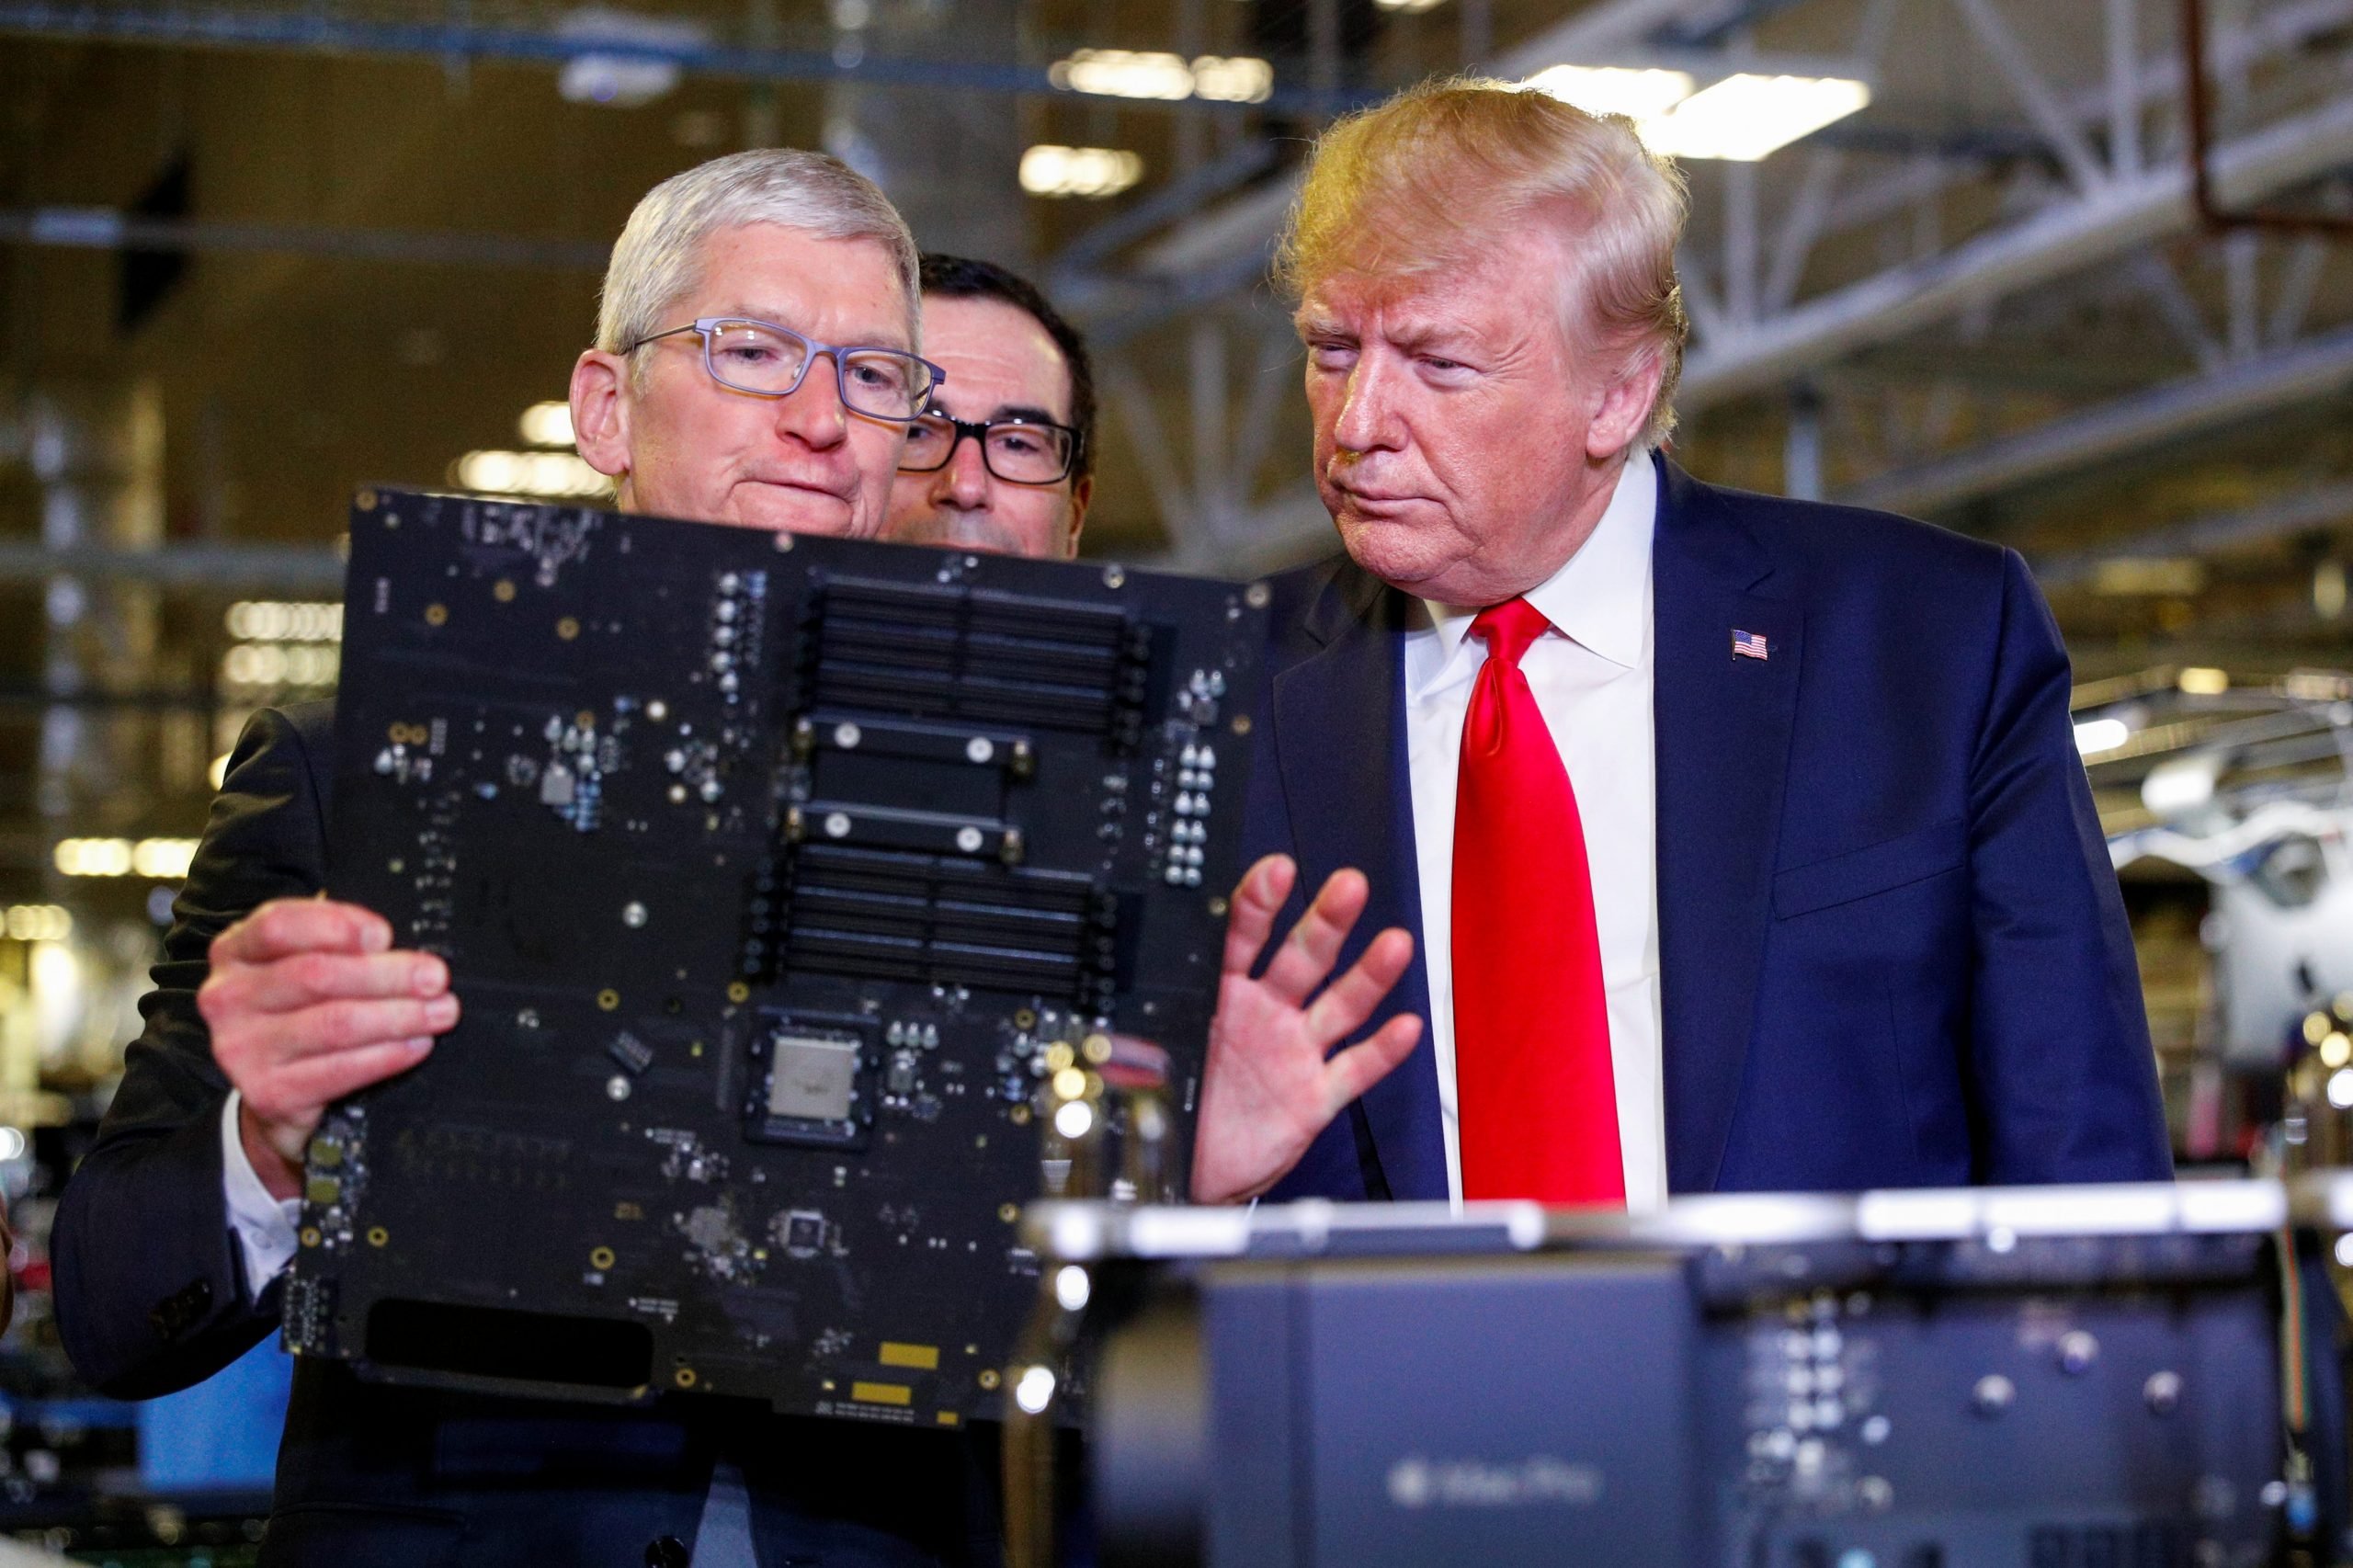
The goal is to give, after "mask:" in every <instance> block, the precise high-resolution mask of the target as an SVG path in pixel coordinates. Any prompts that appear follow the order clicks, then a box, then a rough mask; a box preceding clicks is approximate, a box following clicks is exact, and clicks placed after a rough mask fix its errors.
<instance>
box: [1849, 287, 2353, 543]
mask: <svg viewBox="0 0 2353 1568" xmlns="http://www.w3.org/2000/svg"><path fill="white" fill-rule="evenodd" d="M2348 383H2353V327H2345V328H2340V329H2339V330H2337V331H2336V332H2333V333H2330V334H2328V335H2325V336H2321V337H2315V338H2313V339H2310V340H2309V341H2307V342H2305V343H2304V344H2302V346H2300V347H2295V348H2292V349H2286V350H2282V351H2279V352H2277V353H2274V354H2271V355H2268V356H2267V357H2265V358H2260V359H2253V360H2249V361H2247V362H2245V363H2244V364H2234V365H2231V366H2229V367H2228V368H2226V369H2222V370H2219V371H2216V372H2214V373H2212V374H2209V375H2199V376H2191V377H2188V378H2186V379H2183V380H2180V381H2168V382H2165V384H2163V385H2161V386H2156V387H2152V388H2150V389H2149V390H2148V391H2146V392H2134V393H2131V395H2129V396H2125V397H2120V398H2118V399H2117V400H2116V401H2114V402H2112V403H2102V404H2100V405H2099V406H2098V407H2096V408H2091V409H2086V410H2085V411H2084V412H2082V413H2080V414H2072V415H2065V416H2063V417H2062V418H2058V419H2054V420H2052V421H2051V422H2050V423H2049V424H2047V425H2040V426H2035V427H2034V428H2033V429H2031V430H2028V431H2025V432H2022V433H2021V434H2019V435H2016V436H2009V437H2002V438H2001V439H1998V440H1994V441H1988V442H1986V443H1985V444H1984V446H1981V447H1975V448H1972V449H1969V450H1967V451H1964V452H1961V453H1957V454H1955V455H1954V456H1951V457H1948V458H1941V459H1938V460H1935V461H1932V462H1927V463H1922V464H1920V465H1919V466H1917V467H1915V468H1908V469H1902V470H1898V471H1897V472H1893V473H1885V474H1881V475H1880V476H1879V477H1878V478H1876V479H1871V480H1867V481H1866V482H1864V483H1861V484H1859V485H1856V486H1854V487H1853V488H1852V489H1850V490H1847V491H1846V492H1845V493H1843V494H1840V495H1838V496H1837V497H1836V499H1838V500H1840V501H1844V502H1847V503H1850V504H1852V505H1855V506H1875V507H1878V508H1880V509H1881V510H1883V511H1890V512H1910V513H1932V512H1938V511H1943V510H1945V509H1947V508H1949V507H1952V506H1959V505H1961V503H1963V502H1966V501H1972V500H1975V499H1977V498H1978V497H1980V496H1984V495H1990V494H1995V493H1996V492H1999V491H2002V490H2006V489H2009V488H2012V487H2014V486H2016V485H2019V484H2024V483H2029V482H2030V481H2033V480H2038V479H2048V478H2051V477H2052V476H2053V475H2055V474H2061V473H2067V472H2075V471H2077V470H2080V469H2085V468H2088V467H2090V466H2092V465H2093V464H2095V463H2097V462H2100V461H2102V460H2106V459H2109V458H2114V457H2118V456H2120V455H2122V454H2124V453H2126V452H2132V451H2142V450H2145V449H2149V448H2151V447H2154V446H2156V445H2158V444H2160V443H2162V442H2165V441H2171V440H2177V439H2179V438H2180V437H2185V436H2189V435H2193V434H2196V433H2199V432H2201V431H2206V430H2212V429H2215V428H2217V427H2219V426H2224V425H2229V424H2233V423H2235V422H2237V421H2240V420H2245V419H2251V418H2253V417H2255V416H2256V415H2261V414H2268V413H2269V412H2271V411H2272V410H2274V409H2278V408H2284V407H2288V406H2290V405H2291V404H2294V403H2305V402H2309V401H2311V400H2313V399H2315V398H2323V397H2326V396H2329V395H2330V394H2332V393H2335V392H2341V391H2342V390H2344V388H2345V387H2346V386H2347V384H2348ZM2135 549H2136V551H2137V549H2138V546H2136V547H2135Z"/></svg>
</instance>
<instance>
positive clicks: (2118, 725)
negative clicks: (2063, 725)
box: [2075, 719, 2132, 756]
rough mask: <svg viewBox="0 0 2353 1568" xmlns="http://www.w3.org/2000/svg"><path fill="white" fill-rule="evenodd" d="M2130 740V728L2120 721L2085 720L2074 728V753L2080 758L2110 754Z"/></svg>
mask: <svg viewBox="0 0 2353 1568" xmlns="http://www.w3.org/2000/svg"><path fill="white" fill-rule="evenodd" d="M2131 738H2132V726H2131V725H2130V724H2127V723H2126V722H2124V721H2123V720H2121V719H2086V720H2085V721H2084V722H2082V723H2080V724H2078V725H2076V726H2075V751H2076V754H2077V755H2078V756H2099V755H2100V754H2101V753H2103V752H2111V751H2114V750H2116V749H2117V748H2118V747H2119V746H2121V745H2122V744H2124V743H2125V742H2127V741H2129V740H2131Z"/></svg>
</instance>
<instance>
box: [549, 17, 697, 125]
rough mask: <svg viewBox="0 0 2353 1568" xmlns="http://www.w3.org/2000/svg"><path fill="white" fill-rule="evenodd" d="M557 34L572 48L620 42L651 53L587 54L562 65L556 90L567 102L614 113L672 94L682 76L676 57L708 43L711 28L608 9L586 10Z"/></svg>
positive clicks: (560, 24)
mask: <svg viewBox="0 0 2353 1568" xmlns="http://www.w3.org/2000/svg"><path fill="white" fill-rule="evenodd" d="M555 31H556V36H557V37H558V38H561V39H563V40H565V41H566V42H570V43H577V44H596V43H619V44H627V45H629V46H631V49H632V50H643V51H649V52H646V53H635V52H632V53H629V54H599V53H597V51H595V50H594V49H584V50H583V51H582V52H580V53H578V54H574V55H573V56H572V57H571V58H570V59H568V60H566V61H565V62H563V71H562V72H561V73H560V74H558V75H557V77H556V84H555V90H556V91H557V93H559V94H560V95H562V97H563V101H564V102H566V103H572V104H606V105H609V106H611V107H612V108H637V107H639V106H640V105H642V104H650V103H652V102H653V101H654V99H656V98H658V97H663V96H664V95H665V94H666V93H668V92H669V91H670V90H671V89H672V88H674V87H676V85H678V78H679V76H680V74H682V73H681V70H680V66H679V62H678V61H677V60H676V58H675V56H676V55H678V54H684V53H687V52H689V51H693V50H696V49H699V48H700V47H702V46H703V45H704V44H706V43H708V42H709V41H710V28H707V27H705V26H704V25H703V24H702V23H700V22H696V21H688V20H685V19H683V18H678V17H648V16H643V15H641V14H639V13H637V12H634V11H624V10H620V9H619V8H618V7H615V6H581V7H579V8H578V9H577V10H574V11H573V12H571V13H569V14H568V15H566V16H564V17H562V18H560V19H559V20H558V21H557V22H556V25H555ZM665 55H670V56H672V58H665Z"/></svg>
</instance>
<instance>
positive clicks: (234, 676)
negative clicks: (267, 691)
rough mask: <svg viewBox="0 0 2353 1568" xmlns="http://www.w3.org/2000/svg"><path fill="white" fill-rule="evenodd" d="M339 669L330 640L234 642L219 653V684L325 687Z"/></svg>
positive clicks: (340, 662)
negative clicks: (226, 649)
mask: <svg viewBox="0 0 2353 1568" xmlns="http://www.w3.org/2000/svg"><path fill="white" fill-rule="evenodd" d="M342 669H343V655H342V651H341V650H340V649H338V648H337V647H336V646H335V644H334V643H332V642H296V643H292V644H280V643H277V642H235V643H232V644H230V646H229V649H228V651H227V652H226V653H222V655H221V683H222V685H223V686H230V687H270V688H276V687H290V686H307V687H327V686H333V685H334V684H335V680H336V678H337V677H338V676H340V675H341V673H342Z"/></svg>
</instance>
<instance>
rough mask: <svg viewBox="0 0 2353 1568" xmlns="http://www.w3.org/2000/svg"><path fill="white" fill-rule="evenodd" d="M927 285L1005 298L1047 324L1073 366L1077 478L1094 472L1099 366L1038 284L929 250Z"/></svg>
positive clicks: (969, 296)
mask: <svg viewBox="0 0 2353 1568" xmlns="http://www.w3.org/2000/svg"><path fill="white" fill-rule="evenodd" d="M919 270H920V274H921V278H922V288H923V291H924V292H925V293H926V294H938V295H939V296H940V297H941V298H943V299H949V300H1002V301H1005V302H1006V304H1008V305H1011V306H1012V307H1013V308H1014V309H1016V310H1017V311H1024V312H1028V313H1029V315H1031V316H1033V317H1035V318H1036V319H1037V322H1038V324H1039V325H1040V326H1042V327H1044V328H1045V329H1046V335H1047V336H1049V337H1051V338H1052V339H1053V340H1054V347H1057V348H1059V349H1061V350H1062V354H1063V365H1064V366H1065V367H1066V368H1067V369H1069V371H1070V422H1071V427H1072V428H1073V429H1074V430H1076V431H1077V432H1078V455H1077V457H1076V459H1075V460H1074V461H1073V463H1072V465H1071V478H1072V480H1073V482H1074V483H1075V482H1076V481H1078V480H1081V479H1084V478H1086V476H1087V475H1088V474H1090V473H1093V472H1095V367H1094V365H1093V364H1092V363H1091V362H1090V361H1089V360H1088V358H1087V357H1086V339H1085V338H1084V337H1081V336H1080V335H1078V328H1076V327H1074V326H1073V325H1071V324H1070V323H1068V322H1066V321H1064V320H1063V318H1062V314H1061V312H1058V311H1056V310H1055V309H1054V307H1053V306H1051V304H1048V303H1047V302H1046V296H1045V295H1043V294H1041V293H1040V292H1039V291H1038V286H1037V285H1036V284H1034V283H1032V282H1030V281H1029V279H1028V278H1024V277H1021V276H1020V275H1019V274H1018V273H1013V272H1007V271H1006V269H1005V268H1004V267H999V266H997V265H996V264H995V262H991V261H975V260H973V259H972V257H970V256H939V255H936V254H934V253H933V252H930V251H926V252H925V253H924V256H923V262H922V266H921V267H920V269H919Z"/></svg>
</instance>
